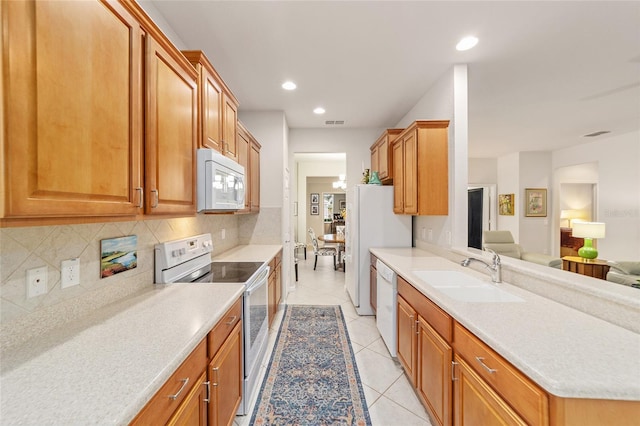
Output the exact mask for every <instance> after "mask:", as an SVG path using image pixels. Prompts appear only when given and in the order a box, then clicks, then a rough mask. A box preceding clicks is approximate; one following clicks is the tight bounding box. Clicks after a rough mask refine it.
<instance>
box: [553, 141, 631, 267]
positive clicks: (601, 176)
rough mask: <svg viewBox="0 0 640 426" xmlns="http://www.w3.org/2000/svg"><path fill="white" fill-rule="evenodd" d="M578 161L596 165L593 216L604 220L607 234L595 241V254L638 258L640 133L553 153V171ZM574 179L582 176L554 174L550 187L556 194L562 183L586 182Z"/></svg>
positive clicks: (606, 257) (625, 258)
mask: <svg viewBox="0 0 640 426" xmlns="http://www.w3.org/2000/svg"><path fill="white" fill-rule="evenodd" d="M580 164H592V165H597V184H598V185H597V196H598V199H597V216H596V218H595V219H596V220H598V221H601V222H604V223H606V237H605V238H603V239H600V240H598V242H597V244H598V252H599V255H598V257H599V258H602V259H607V260H640V132H631V133H626V134H622V135H614V136H611V137H608V138H602V139H601V138H598V139H597V140H595V141H593V142H591V143H586V144H582V145H579V146H575V147H572V148H566V149H560V150H557V151H553V153H552V169H553V170H561V169H562V168H563V167H568V166H574V165H580ZM592 167H593V166H592ZM585 178H586V179H588V177H585ZM576 180H584V179H582V178H581V177H578V178H577V179H576V178H572V179H569V178H567V177H566V176H563V175H561V174H560V173H555V174H554V181H553V188H554V190H555V192H556V193H558V192H559V188H560V185H561V184H562V183H566V182H569V181H571V182H573V183H588V182H576ZM556 205H557V203H556ZM559 216H560V212H556V217H559ZM558 226H559V225H558Z"/></svg>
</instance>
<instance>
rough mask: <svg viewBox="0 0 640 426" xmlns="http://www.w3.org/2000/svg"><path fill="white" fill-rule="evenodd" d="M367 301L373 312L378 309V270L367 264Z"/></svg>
mask: <svg viewBox="0 0 640 426" xmlns="http://www.w3.org/2000/svg"><path fill="white" fill-rule="evenodd" d="M369 303H370V304H371V307H372V308H373V313H374V314H375V313H376V312H377V310H378V270H377V269H376V268H375V266H373V265H369Z"/></svg>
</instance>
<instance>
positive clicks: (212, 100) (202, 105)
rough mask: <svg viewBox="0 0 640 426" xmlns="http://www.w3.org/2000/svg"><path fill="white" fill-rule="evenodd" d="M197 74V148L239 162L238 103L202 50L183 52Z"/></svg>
mask: <svg viewBox="0 0 640 426" xmlns="http://www.w3.org/2000/svg"><path fill="white" fill-rule="evenodd" d="M182 53H183V55H184V56H185V57H186V58H187V59H188V60H189V62H191V64H192V65H193V66H194V67H195V68H196V70H197V71H198V74H199V76H198V109H199V111H198V145H199V147H200V148H211V149H215V150H216V151H218V152H220V153H222V154H223V155H226V156H227V157H230V158H233V159H234V160H235V161H238V141H237V137H238V135H237V133H238V130H237V121H238V100H237V99H236V97H235V96H234V95H233V93H231V90H230V89H229V88H228V87H227V85H226V84H225V83H224V81H223V80H222V78H221V77H220V75H219V74H218V73H217V71H216V70H215V68H214V67H213V65H212V64H211V62H210V61H209V59H207V57H206V56H205V54H204V53H203V52H202V51H201V50H183V51H182Z"/></svg>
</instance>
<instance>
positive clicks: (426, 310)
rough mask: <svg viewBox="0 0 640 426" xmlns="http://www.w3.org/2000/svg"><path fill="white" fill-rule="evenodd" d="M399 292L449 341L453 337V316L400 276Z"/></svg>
mask: <svg viewBox="0 0 640 426" xmlns="http://www.w3.org/2000/svg"><path fill="white" fill-rule="evenodd" d="M398 294H400V295H401V296H402V297H404V299H405V300H406V301H407V302H409V303H410V304H411V306H413V308H414V309H415V310H416V312H417V313H418V315H420V316H421V317H422V318H424V319H426V320H427V322H429V324H430V325H431V326H432V327H433V328H434V329H435V330H436V331H437V332H438V334H440V336H442V338H443V339H444V340H446V341H447V343H451V339H452V332H451V329H452V325H451V324H452V322H453V320H452V318H451V316H449V314H447V313H446V312H445V311H443V310H442V309H440V308H439V307H438V305H436V304H435V303H433V302H432V301H431V300H429V298H428V297H427V296H425V295H424V294H422V293H420V292H419V291H418V290H416V289H415V288H414V287H413V286H412V285H411V284H409V283H408V282H407V281H405V280H404V279H403V278H402V277H400V276H399V277H398Z"/></svg>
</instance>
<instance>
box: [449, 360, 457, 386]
mask: <svg viewBox="0 0 640 426" xmlns="http://www.w3.org/2000/svg"><path fill="white" fill-rule="evenodd" d="M456 365H458V363H457V362H455V361H451V381H452V382H455V381H456V380H458V378H457V377H456Z"/></svg>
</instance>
